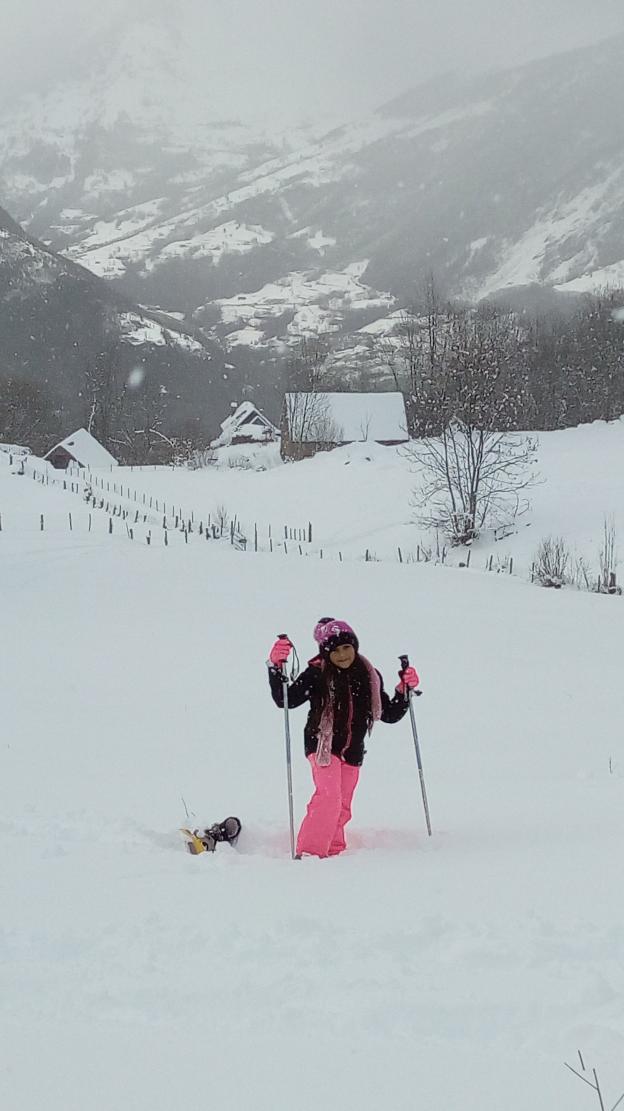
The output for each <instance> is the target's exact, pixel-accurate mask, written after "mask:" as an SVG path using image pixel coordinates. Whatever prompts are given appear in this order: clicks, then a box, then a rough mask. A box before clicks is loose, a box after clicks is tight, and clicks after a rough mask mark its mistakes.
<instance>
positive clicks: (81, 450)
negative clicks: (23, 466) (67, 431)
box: [43, 428, 117, 471]
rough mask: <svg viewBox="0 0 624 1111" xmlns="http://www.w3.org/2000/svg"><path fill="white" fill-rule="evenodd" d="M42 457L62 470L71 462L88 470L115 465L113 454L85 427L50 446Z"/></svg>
mask: <svg viewBox="0 0 624 1111" xmlns="http://www.w3.org/2000/svg"><path fill="white" fill-rule="evenodd" d="M43 458H44V459H46V460H47V462H48V463H51V464H52V466H53V467H56V468H57V470H63V471H65V470H67V468H68V467H69V466H70V464H72V463H75V464H77V465H78V466H79V467H86V468H87V469H88V470H100V469H102V468H104V467H106V468H108V469H110V467H116V466H117V460H116V459H115V457H114V455H111V453H110V451H107V450H106V448H105V447H102V445H101V444H100V443H99V442H98V441H97V440H96V438H95V436H92V435H91V433H90V432H87V430H86V428H79V429H78V431H77V432H74V433H73V435H71V436H67V437H66V438H65V439H64V440H61V442H60V444H57V445H56V447H53V448H51V450H50V451H49V452H48V453H47V455H44V457H43Z"/></svg>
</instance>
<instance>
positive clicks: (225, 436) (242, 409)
mask: <svg viewBox="0 0 624 1111" xmlns="http://www.w3.org/2000/svg"><path fill="white" fill-rule="evenodd" d="M275 440H279V428H277V426H276V425H274V424H272V423H271V421H270V420H269V419H268V417H265V415H264V413H261V412H260V410H259V409H258V408H256V406H255V405H254V404H253V403H252V402H251V401H243V402H242V403H241V404H240V405H238V406H237V407H236V409H235V410H234V412H233V413H231V414H230V416H229V417H227V418H226V419H225V420H224V421H223V423H222V425H221V433H220V435H219V436H217V438H216V440H213V441H212V444H211V445H210V446H211V447H215V448H216V447H230V446H231V445H236V444H269V443H273V442H274V441H275Z"/></svg>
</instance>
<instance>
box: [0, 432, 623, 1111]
mask: <svg viewBox="0 0 624 1111" xmlns="http://www.w3.org/2000/svg"><path fill="white" fill-rule="evenodd" d="M575 435H576V439H575V440H574V441H573V434H572V433H570V434H567V433H561V434H554V438H553V439H551V440H550V439H549V440H548V443H549V444H552V447H549V448H548V451H550V452H551V455H550V457H549V458H550V459H551V460H552V468H551V472H550V478H549V482H548V483H546V484H545V485H544V486H543V487H540V488H539V490H538V491H537V493H538V494H539V497H540V498H541V499H542V501H541V502H540V503H539V505H538V506H536V510H535V515H534V518H533V522H534V523H533V524H532V525H531V526H530V528H531V529H532V530H537V529H538V528H539V529H540V530H541V527H542V525H541V522H544V521H546V520H547V519H548V518H550V520H551V522H553V523H555V524H556V523H557V522H558V520H559V519H560V518H562V515H564V513H565V517H566V522H567V525H568V527H572V525H573V523H574V521H576V522H577V524H579V519H580V518H582V513H580V509H581V508H582V507H583V505H586V504H587V505H589V503H590V501H591V502H592V503H593V506H594V512H595V514H596V517H597V522H598V525H599V524H600V515H599V510H600V511H602V509H603V508H604V509H605V510H610V509H614V510H615V509H617V507H618V505H621V494H622V484H621V478H620V477H618V476H619V475H621V467H620V470H619V471H617V470H613V469H611V471H610V475H611V477H609V472H608V470H605V468H604V466H603V461H604V459H605V458H607V457H609V458H610V459H611V460H615V459H616V458H617V451H616V448H615V447H614V444H615V442H616V437H617V436H621V426H614V427H608V428H605V427H604V426H602V428H600V427H594V428H591V429H581V430H578V433H577V434H575ZM557 437H558V439H557ZM573 442H574V447H572V444H573ZM617 443H618V445H619V451H620V453H621V444H622V441H621V439H619V440H617ZM557 444H558V445H559V448H558V447H557ZM601 445H602V446H601ZM356 455H357V453H354V454H353V457H352V463H351V464H350V465H349V466H347V467H345V465H344V464H345V459H344V453H342V454H341V453H336V454H335V455H334V456H333V458H332V457H329V456H328V457H325V458H323V459H319V460H316V461H311V462H307V463H302V464H297V465H294V466H290V467H283V468H275V469H274V470H273V471H267V472H265V473H263V474H255V473H253V472H242V471H219V470H215V471H210V472H208V473H207V474H198V475H187V476H184V478H183V481H184V483H185V484H187V489H188V488H189V486H188V484H189V483H190V484H191V485H193V484H194V485H196V488H198V487H199V484H200V483H201V482H202V481H203V482H205V483H206V484H208V486H209V490H210V493H209V505H210V504H214V502H215V501H216V500H220V501H230V500H232V496H233V494H232V491H234V490H235V491H236V493H237V494H239V496H240V498H243V497H245V496H246V497H248V499H249V501H248V504H249V506H250V507H252V506H253V508H254V509H255V510H256V511H257V512H259V511H260V510H265V509H266V508H267V507H268V505H269V504H272V505H275V504H276V502H277V503H278V504H279V506H280V508H283V509H285V505H284V503H285V500H286V506H287V508H288V511H289V513H290V514H292V515H293V516H294V515H295V511H296V512H297V514H298V515H299V516H303V517H304V518H305V519H308V518H312V519H315V512H316V515H317V516H316V520H317V525H316V526H315V527H316V528H317V529H318V531H319V534H320V535H319V542H320V539H321V538H323V537H325V539H326V536H327V534H326V533H324V532H323V530H324V529H327V530H328V529H330V528H335V529H337V528H338V522H337V521H335V522H334V515H335V514H337V513H338V512H340V507H342V508H341V512H342V529H343V530H344V535H343V536H341V538H340V539H341V541H342V540H345V541H346V542H348V540H349V536H348V533H349V528H350V529H351V532H354V531H356V527H359V528H360V529H361V532H362V534H361V535H359V536H357V547H363V546H367V545H368V546H371V545H372V543H373V541H372V539H371V538H372V536H373V535H375V538H376V540H379V542H380V543H384V542H385V540H384V531H383V530H384V529H385V528H386V527H388V526H389V524H390V520H388V522H386V518H390V516H391V514H394V515H396V518H397V519H398V520H399V522H400V523H401V528H407V527H413V526H408V525H407V524H406V523H405V518H406V517H408V516H409V514H408V512H407V511H406V507H405V497H404V490H405V488H406V487H407V485H408V484H409V480H408V478H404V480H403V481H404V486H401V484H400V481H399V478H398V475H399V470H398V468H397V466H396V465H395V463H394V462H391V460H392V459H394V456H393V454H392V453H389V454H388V455H387V456H381V455H380V456H377V455H376V454H375V458H374V459H373V460H372V462H370V463H366V461H365V460H364V461H362V460H358V459H356ZM542 455H544V453H543V452H542ZM384 459H386V460H387V474H386V477H387V478H388V480H389V481H388V482H386V484H385V486H384V481H385V480H384V473H385V467H386V464H385V463H384V462H383V460H384ZM3 462H4V461H3V460H2V457H1V456H0V512H2V522H3V530H2V532H1V533H0V567H1V571H2V586H3V591H2V598H3V606H2V615H3V622H2V636H1V644H2V678H3V724H4V729H3V736H2V741H1V743H0V839H1V846H2V861H3V867H2V871H1V878H0V905H1V906H2V916H1V919H0V1001H1V1002H0V1015H1V1016H2V1026H1V1031H2V1045H3V1065H2V1069H1V1070H0V1097H1V1098H0V1105H1V1106H2V1107H7V1108H11V1109H13V1108H15V1109H16V1111H17V1109H19V1111H39V1109H40V1108H42V1107H45V1108H46V1111H84V1109H85V1108H89V1111H111V1109H113V1108H115V1109H117V1108H119V1109H122V1108H123V1109H126V1108H127V1109H130V1108H132V1109H133V1111H135V1109H136V1111H143V1109H145V1111H148V1109H149V1111H174V1109H175V1111H177V1109H178V1108H179V1107H180V1106H182V1105H186V1106H189V1105H193V1106H201V1105H207V1106H225V1105H226V1104H227V1105H229V1106H232V1107H237V1108H239V1109H241V1111H252V1109H253V1111H276V1109H281V1108H284V1109H288V1111H290V1109H291V1108H297V1109H298V1111H312V1109H313V1108H314V1109H317V1108H318V1107H319V1106H321V1105H322V1106H324V1107H327V1108H328V1109H331V1111H333V1109H334V1108H335V1109H339V1108H340V1109H344V1108H347V1107H354V1108H358V1111H373V1109H375V1111H377V1109H378V1108H379V1107H380V1106H385V1107H391V1108H393V1109H395V1111H412V1109H413V1108H415V1107H428V1108H430V1109H431V1111H443V1109H447V1108H452V1109H455V1108H457V1109H459V1108H461V1111H477V1109H478V1111H495V1109H496V1111H498V1109H499V1108H501V1107H504V1108H505V1111H552V1109H554V1108H565V1109H566V1111H583V1109H585V1108H588V1107H589V1108H591V1106H592V1099H593V1098H594V1097H593V1093H592V1092H591V1091H590V1090H589V1089H588V1088H587V1087H586V1085H584V1084H582V1083H581V1082H580V1081H579V1080H576V1079H575V1078H574V1077H573V1076H572V1075H571V1074H570V1073H569V1072H568V1071H567V1070H566V1069H565V1068H564V1066H563V1061H564V1060H568V1061H570V1062H571V1063H572V1064H577V1063H578V1058H576V1053H577V1050H578V1049H581V1050H582V1051H583V1052H584V1054H585V1059H586V1060H587V1061H589V1062H590V1063H591V1064H592V1065H594V1064H595V1065H596V1066H597V1067H598V1069H599V1072H600V1076H601V1079H602V1082H603V1085H604V1087H605V1089H606V1093H607V1099H608V1100H610V1102H609V1104H608V1105H609V1106H611V1105H612V1104H613V1103H614V1102H615V1100H616V1098H617V1097H618V1096H619V1095H620V1093H621V1092H622V1091H623V1090H624V1006H623V1004H624V971H623V969H624V925H623V921H624V914H623V911H624V899H623V897H622V885H621V856H622V845H623V843H624V806H623V801H624V781H623V776H624V755H623V754H622V740H621V722H622V720H623V714H624V695H623V693H622V683H621V672H622V664H623V662H624V650H623V647H622V634H621V629H622V609H621V606H622V601H621V599H617V598H605V597H596V596H593V595H588V594H581V593H577V592H574V591H561V592H555V591H545V590H541V589H539V588H537V587H536V586H531V585H530V584H528V583H527V582H525V581H523V579H522V578H521V577H518V578H516V577H510V576H496V575H485V574H480V573H474V574H473V573H471V572H464V571H458V570H454V569H451V568H449V569H447V568H443V567H436V566H433V565H431V564H427V565H423V564H420V565H418V564H403V565H399V564H398V563H397V562H394V561H391V560H390V559H389V560H388V562H381V563H369V564H364V563H362V562H360V561H358V560H355V559H350V560H346V561H345V562H343V563H339V562H337V561H336V559H327V558H325V559H323V560H320V559H318V558H308V559H300V558H296V559H295V558H292V556H291V555H290V554H289V555H288V556H285V555H283V554H282V553H280V552H277V553H274V554H273V555H269V554H266V553H258V554H256V553H249V552H247V553H244V552H237V551H234V550H232V549H231V548H229V546H228V545H227V544H219V543H209V542H207V543H201V544H200V543H198V542H197V541H195V542H193V543H189V544H188V545H186V544H184V543H172V544H171V545H170V546H168V547H167V548H166V549H165V548H164V547H163V546H160V545H158V546H157V545H155V544H152V546H150V547H148V546H147V545H146V544H144V543H137V542H136V541H135V542H134V543H131V542H130V541H129V540H128V538H127V535H124V533H123V532H122V531H121V529H119V530H118V529H117V522H116V526H115V532H114V534H113V535H112V536H109V535H108V533H107V531H106V528H104V527H100V526H99V525H98V527H97V528H96V527H94V528H93V531H92V532H91V533H88V532H87V531H86V527H83V524H84V516H83V512H84V511H82V510H81V512H80V513H79V512H78V507H79V506H80V502H79V500H78V499H77V498H76V497H75V496H72V495H71V494H70V493H64V492H63V491H62V490H59V489H56V488H54V487H51V486H50V487H47V488H46V487H42V486H40V485H39V484H38V483H36V482H33V481H32V480H30V479H29V478H27V477H20V476H17V475H11V474H9V473H8V468H7V467H6V465H4V466H3V465H2V464H3ZM357 475H359V476H360V479H359V483H358V479H357ZM557 475H559V476H560V479H557ZM580 475H584V476H585V485H584V486H583V487H582V488H581V486H580V477H579V476H580ZM166 476H167V473H166V472H162V471H160V472H144V473H139V474H137V473H136V472H135V473H134V474H133V475H132V476H131V478H132V481H133V482H135V483H136V485H137V486H140V488H141V489H146V488H147V486H148V485H149V483H151V482H153V483H156V482H157V480H158V481H159V482H161V480H162V479H163V478H164V477H166ZM298 476H300V477H299V479H298ZM343 476H345V477H344V480H343ZM346 476H348V478H347V477H346ZM354 476H356V477H354ZM116 478H118V476H116ZM169 481H170V482H171V483H174V482H176V481H178V476H176V475H172V476H170V478H169ZM271 484H272V485H271ZM161 488H162V487H161ZM178 489H179V487H178ZM245 491H247V493H246V494H245V493H244V492H245ZM384 491H385V492H384ZM264 492H266V493H264ZM391 495H393V496H394V498H395V503H394V504H392V505H390V506H389V505H388V501H389V499H390V497H391ZM167 496H169V495H167ZM263 497H264V499H265V500H264V501H263V500H262V499H263ZM288 499H291V500H290V501H288ZM296 499H298V500H296ZM207 500H208V495H207ZM616 500H617V504H616ZM605 502H606V503H607V504H604V503H605ZM332 504H333V505H334V507H336V505H337V506H338V507H339V508H338V509H337V508H332ZM349 506H351V507H352V508H353V516H352V518H351V519H349V518H348V517H347V508H348V507H349ZM565 506H567V511H566V510H565V509H564V507H565ZM232 508H234V506H232ZM72 509H73V510H74V512H75V513H76V514H77V516H76V522H77V521H80V522H81V523H82V524H81V525H80V527H79V526H78V524H77V523H76V522H75V526H74V529H73V531H72V532H71V533H69V531H68V528H67V523H66V515H67V512H68V511H69V510H72ZM240 511H241V512H242V509H241V510H240ZM285 511H286V510H285ZM41 512H45V514H46V531H45V532H43V533H42V532H40V531H39V530H38V521H39V514H40V513H41ZM367 527H368V532H366V531H365V530H366V528H367ZM585 527H586V525H585V522H584V521H582V520H580V525H579V528H578V532H577V534H576V535H575V538H576V539H578V538H580V537H582V535H584V529H585ZM587 527H588V526H587ZM376 528H381V529H382V531H381V532H380V533H379V534H377V533H373V530H374V529H376ZM592 535H593V531H592ZM535 536H537V531H535ZM393 543H394V541H392V544H393ZM518 543H520V541H518ZM392 544H389V549H390V547H391V546H392ZM355 547H356V544H355V541H353V550H354V552H355ZM329 612H335V613H336V614H337V615H338V616H344V617H346V618H347V619H348V620H350V621H351V622H352V623H353V624H354V626H355V627H356V629H357V631H358V633H359V635H360V641H361V644H362V649H363V650H364V651H365V652H366V653H367V654H368V655H369V656H370V657H372V659H373V660H374V661H375V663H376V664H377V666H379V667H380V669H381V670H382V672H383V674H384V676H385V679H386V684H387V686H390V685H391V684H392V683H393V681H394V676H395V672H396V668H397V656H398V655H399V654H400V653H401V652H404V651H408V652H409V653H410V655H411V658H412V660H413V662H414V663H415V664H416V666H417V667H418V669H419V671H420V672H421V675H422V686H423V689H424V691H425V694H424V696H423V697H422V698H421V699H419V700H418V702H417V704H416V711H417V720H418V724H419V731H420V740H421V746H422V751H423V759H424V764H425V774H426V778H427V786H428V791H429V801H430V805H431V812H432V820H433V827H434V836H433V838H431V840H429V839H428V838H427V836H426V832H425V828H424V820H423V814H422V804H421V801H420V795H419V787H418V777H417V770H416V762H415V757H414V749H413V744H412V739H411V734H410V729H409V722H408V720H407V719H406V720H404V721H403V722H402V723H400V724H398V725H395V726H392V727H389V726H381V725H379V726H377V727H376V729H375V732H374V734H373V737H372V738H371V741H370V743H369V753H368V755H367V758H366V763H365V766H364V770H363V774H362V778H361V782H360V787H359V788H358V793H357V795H356V800H355V808H354V820H353V823H352V826H351V837H350V849H349V851H348V853H347V854H345V855H344V857H342V858H339V859H335V860H331V861H316V860H308V859H306V860H303V861H301V862H297V863H293V862H292V861H291V860H290V858H289V852H288V825H287V798H286V775H285V766H284V743H283V722H282V716H281V714H280V712H279V711H278V710H277V709H276V708H275V707H274V706H273V705H272V703H271V701H270V698H269V694H268V689H267V683H266V675H265V667H264V660H265V658H266V655H267V652H268V649H269V646H270V644H271V641H272V639H273V637H274V634H275V633H276V632H277V631H280V630H282V629H283V628H286V629H287V630H288V631H289V632H290V634H291V636H292V637H293V639H294V640H295V642H296V643H297V646H298V648H299V652H300V655H301V656H302V659H305V657H306V655H307V654H308V653H310V654H311V652H312V648H313V644H312V638H311V628H312V625H313V623H314V621H315V620H316V619H317V618H318V617H319V616H320V615H321V613H329ZM302 725H303V711H295V712H293V714H292V727H293V749H294V760H295V765H294V777H295V805H296V812H297V816H298V817H300V816H301V815H302V812H303V809H304V806H305V802H306V799H307V797H308V794H309V783H308V774H309V773H308V769H307V767H306V766H305V763H304V760H303V756H302V751H301V729H302ZM182 796H183V797H184V799H185V800H186V803H187V805H188V806H189V807H190V808H191V809H192V810H193V812H194V814H195V816H196V819H197V821H199V820H200V819H202V818H205V819H206V820H209V821H213V820H215V819H220V818H222V817H224V816H225V815H226V814H228V813H238V814H240V816H241V817H242V819H243V822H244V823H245V830H244V833H243V835H242V836H241V838H240V841H239V844H238V846H237V848H236V849H234V850H232V849H230V848H229V847H227V846H221V847H220V849H219V850H218V852H217V853H216V854H215V855H214V856H207V855H206V856H202V857H198V858H191V857H189V856H187V855H185V853H184V851H183V848H182V844H181V841H180V839H179V835H178V834H177V833H176V827H177V826H178V825H179V824H180V823H181V821H182V820H183V819H184V817H185V815H184V808H183V804H182V801H181V798H182Z"/></svg>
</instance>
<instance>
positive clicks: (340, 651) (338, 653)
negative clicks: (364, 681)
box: [329, 644, 355, 670]
mask: <svg viewBox="0 0 624 1111" xmlns="http://www.w3.org/2000/svg"><path fill="white" fill-rule="evenodd" d="M329 658H330V660H331V662H332V663H333V664H334V667H339V668H341V669H342V670H345V669H346V668H347V667H351V664H352V663H353V661H354V659H355V648H354V647H353V645H352V644H339V645H338V647H337V648H334V650H333V651H332V652H330V653H329Z"/></svg>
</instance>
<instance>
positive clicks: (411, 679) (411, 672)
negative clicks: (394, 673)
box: [396, 666, 420, 694]
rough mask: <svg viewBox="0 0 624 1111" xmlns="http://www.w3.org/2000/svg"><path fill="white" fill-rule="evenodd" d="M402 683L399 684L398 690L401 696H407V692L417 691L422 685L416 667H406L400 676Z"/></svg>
mask: <svg viewBox="0 0 624 1111" xmlns="http://www.w3.org/2000/svg"><path fill="white" fill-rule="evenodd" d="M399 679H400V682H399V683H397V686H396V689H397V691H398V692H399V694H406V693H407V691H415V690H416V687H417V686H418V684H419V683H420V679H419V677H418V672H417V671H416V668H415V667H411V666H410V667H406V668H405V671H402V672H401V673H400V675H399Z"/></svg>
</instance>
